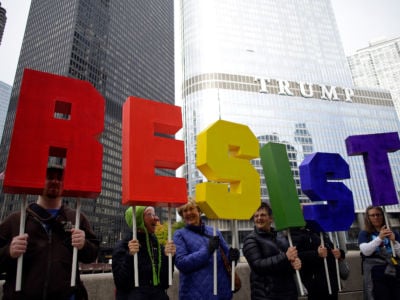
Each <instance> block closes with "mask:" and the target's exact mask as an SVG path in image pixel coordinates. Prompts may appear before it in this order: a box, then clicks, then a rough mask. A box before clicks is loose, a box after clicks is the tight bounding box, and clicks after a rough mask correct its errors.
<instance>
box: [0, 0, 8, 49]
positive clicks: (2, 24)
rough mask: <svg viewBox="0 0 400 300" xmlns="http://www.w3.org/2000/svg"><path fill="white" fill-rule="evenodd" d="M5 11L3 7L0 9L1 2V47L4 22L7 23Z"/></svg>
mask: <svg viewBox="0 0 400 300" xmlns="http://www.w3.org/2000/svg"><path fill="white" fill-rule="evenodd" d="M6 13H7V11H6V9H5V8H4V7H1V2H0V45H1V40H2V38H3V33H4V28H5V27H6V21H7V15H6Z"/></svg>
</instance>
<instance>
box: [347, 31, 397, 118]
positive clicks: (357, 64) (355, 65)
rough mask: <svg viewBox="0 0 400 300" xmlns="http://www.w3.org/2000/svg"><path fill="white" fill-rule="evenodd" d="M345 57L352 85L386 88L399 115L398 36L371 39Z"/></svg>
mask: <svg viewBox="0 0 400 300" xmlns="http://www.w3.org/2000/svg"><path fill="white" fill-rule="evenodd" d="M347 59H348V62H349V66H350V70H351V73H352V76H353V80H354V85H355V86H357V87H377V88H385V89H388V90H389V91H390V93H391V95H392V98H393V101H394V104H395V107H396V110H397V114H398V116H400V37H397V38H394V39H380V40H376V41H371V42H370V43H369V46H368V47H365V48H362V49H359V50H357V51H356V53H355V54H353V55H351V56H349V57H348V58H347Z"/></svg>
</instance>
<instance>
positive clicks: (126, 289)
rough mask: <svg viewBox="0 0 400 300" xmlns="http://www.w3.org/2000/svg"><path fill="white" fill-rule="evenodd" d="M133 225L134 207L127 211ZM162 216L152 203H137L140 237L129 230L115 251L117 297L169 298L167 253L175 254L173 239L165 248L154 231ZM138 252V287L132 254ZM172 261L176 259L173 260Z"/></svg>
mask: <svg viewBox="0 0 400 300" xmlns="http://www.w3.org/2000/svg"><path fill="white" fill-rule="evenodd" d="M125 219H126V222H127V223H128V226H129V227H130V228H132V207H130V208H128V209H127V210H126V212H125ZM158 222H159V218H158V217H157V215H156V214H155V212H154V208H153V207H151V206H148V207H143V206H136V228H137V239H132V236H133V235H132V233H130V234H129V235H128V236H127V237H125V239H123V240H121V241H119V242H118V243H117V244H116V245H115V247H114V250H113V255H112V272H113V276H114V283H115V286H116V299H117V300H131V299H135V300H168V299H169V297H168V295H167V289H168V287H169V283H168V255H169V254H172V255H175V252H176V248H175V245H174V243H173V242H172V241H167V243H166V245H165V247H164V246H162V245H160V243H159V241H158V240H157V237H156V236H155V234H154V231H155V229H156V226H157V223H158ZM135 253H137V254H138V274H139V275H138V277H139V286H138V287H135V281H134V263H133V255H134V254H135ZM172 263H173V262H172Z"/></svg>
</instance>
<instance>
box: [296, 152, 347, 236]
mask: <svg viewBox="0 0 400 300" xmlns="http://www.w3.org/2000/svg"><path fill="white" fill-rule="evenodd" d="M299 170H300V181H301V189H302V191H303V193H304V194H306V195H307V196H308V197H309V198H310V200H311V201H326V204H314V205H306V206H304V207H303V213H304V219H306V221H307V222H309V224H310V225H312V226H313V227H314V229H315V230H317V231H319V232H320V231H326V232H332V231H345V230H348V229H349V228H350V226H351V224H352V223H353V221H354V201H353V193H352V192H351V190H350V189H349V188H347V187H346V186H345V185H344V184H343V183H342V182H337V181H331V182H330V181H328V180H339V179H346V178H350V170H349V165H348V164H347V163H346V161H345V160H344V159H343V158H342V157H341V156H340V155H339V154H337V153H320V152H317V153H313V154H310V155H307V156H306V158H305V159H304V160H303V162H302V163H301V165H300V167H299Z"/></svg>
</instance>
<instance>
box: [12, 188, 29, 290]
mask: <svg viewBox="0 0 400 300" xmlns="http://www.w3.org/2000/svg"><path fill="white" fill-rule="evenodd" d="M26 206H27V200H26V195H23V196H22V204H21V219H20V221H19V234H20V235H21V234H24V233H25V221H26ZM23 261H24V255H23V254H22V255H21V256H19V257H18V260H17V277H16V281H15V290H16V291H17V292H19V291H21V281H22V264H23Z"/></svg>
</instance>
